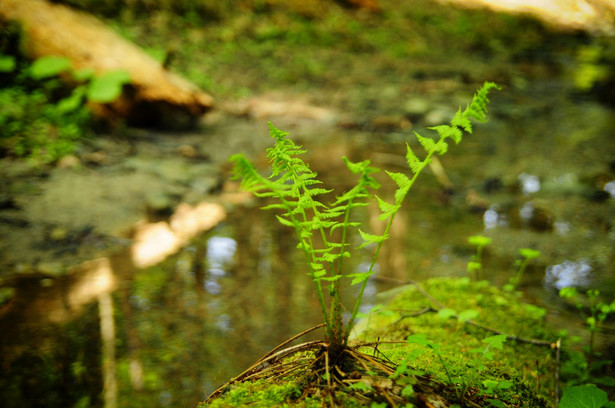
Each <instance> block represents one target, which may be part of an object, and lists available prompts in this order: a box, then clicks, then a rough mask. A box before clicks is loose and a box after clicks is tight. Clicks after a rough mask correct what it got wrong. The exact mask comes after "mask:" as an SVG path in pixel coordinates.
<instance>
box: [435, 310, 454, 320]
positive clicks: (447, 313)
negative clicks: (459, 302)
mask: <svg viewBox="0 0 615 408" xmlns="http://www.w3.org/2000/svg"><path fill="white" fill-rule="evenodd" d="M456 314H457V311H456V310H454V309H448V308H444V309H440V310H438V317H439V318H440V319H450V318H451V317H455V315H456Z"/></svg>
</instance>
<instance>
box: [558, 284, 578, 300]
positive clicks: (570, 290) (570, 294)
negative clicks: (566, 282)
mask: <svg viewBox="0 0 615 408" xmlns="http://www.w3.org/2000/svg"><path fill="white" fill-rule="evenodd" d="M577 294H578V292H577V288H575V287H574V286H569V287H566V288H561V289H560V290H559V296H560V297H563V298H564V299H570V298H575V297H577Z"/></svg>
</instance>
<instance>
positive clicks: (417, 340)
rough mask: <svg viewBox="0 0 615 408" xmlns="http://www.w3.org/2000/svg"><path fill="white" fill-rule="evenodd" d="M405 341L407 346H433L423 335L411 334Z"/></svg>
mask: <svg viewBox="0 0 615 408" xmlns="http://www.w3.org/2000/svg"><path fill="white" fill-rule="evenodd" d="M406 340H407V341H408V344H418V345H419V346H427V347H431V346H433V344H434V343H432V342H431V341H429V340H428V339H427V337H426V336H425V334H424V333H417V334H413V335H411V336H408V338H407V339H406Z"/></svg>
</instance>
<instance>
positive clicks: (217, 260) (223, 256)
mask: <svg viewBox="0 0 615 408" xmlns="http://www.w3.org/2000/svg"><path fill="white" fill-rule="evenodd" d="M236 251H237V242H236V241H235V240H234V239H232V238H227V237H211V238H209V239H208V240H207V255H206V257H207V265H208V266H209V267H208V269H207V272H208V273H207V279H205V290H206V291H207V292H208V293H210V294H212V295H218V294H220V292H221V291H222V287H221V286H220V284H219V283H218V279H219V278H221V277H223V276H225V275H226V269H225V268H226V266H227V265H228V264H230V263H231V262H232V261H233V257H234V256H235V252H236Z"/></svg>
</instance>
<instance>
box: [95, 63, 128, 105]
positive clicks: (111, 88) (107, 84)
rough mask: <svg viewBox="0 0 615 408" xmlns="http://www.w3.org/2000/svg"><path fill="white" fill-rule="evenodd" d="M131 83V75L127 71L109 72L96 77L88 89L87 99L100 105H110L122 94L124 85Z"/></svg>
mask: <svg viewBox="0 0 615 408" xmlns="http://www.w3.org/2000/svg"><path fill="white" fill-rule="evenodd" d="M129 82H130V73H129V72H128V71H125V70H118V71H109V72H107V73H105V74H103V75H101V76H99V77H95V78H94V79H93V80H92V82H90V85H89V87H88V92H87V97H88V99H89V100H91V101H93V102H98V103H109V102H113V101H114V100H116V99H117V98H118V97H119V96H120V95H121V94H122V87H123V86H124V84H126V83H129Z"/></svg>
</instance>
